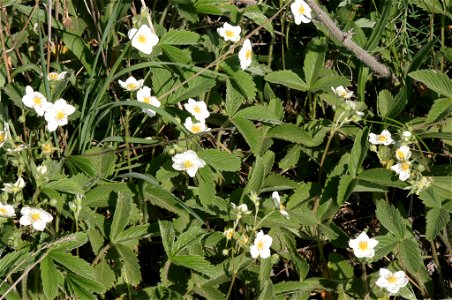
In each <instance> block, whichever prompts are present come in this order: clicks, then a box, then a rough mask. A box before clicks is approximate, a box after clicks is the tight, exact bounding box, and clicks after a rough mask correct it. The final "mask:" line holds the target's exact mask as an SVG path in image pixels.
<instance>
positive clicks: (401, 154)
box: [395, 145, 411, 161]
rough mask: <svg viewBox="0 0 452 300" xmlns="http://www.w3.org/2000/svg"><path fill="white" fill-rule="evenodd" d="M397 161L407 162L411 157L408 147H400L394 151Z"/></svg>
mask: <svg viewBox="0 0 452 300" xmlns="http://www.w3.org/2000/svg"><path fill="white" fill-rule="evenodd" d="M395 155H396V157H397V159H398V160H402V161H404V160H408V159H409V158H410V157H411V151H410V147H408V146H405V145H404V146H401V147H400V148H399V149H397V150H396V153H395Z"/></svg>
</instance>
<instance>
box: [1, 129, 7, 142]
mask: <svg viewBox="0 0 452 300" xmlns="http://www.w3.org/2000/svg"><path fill="white" fill-rule="evenodd" d="M5 138H6V133H5V132H4V131H3V132H0V143H3V142H4V141H5Z"/></svg>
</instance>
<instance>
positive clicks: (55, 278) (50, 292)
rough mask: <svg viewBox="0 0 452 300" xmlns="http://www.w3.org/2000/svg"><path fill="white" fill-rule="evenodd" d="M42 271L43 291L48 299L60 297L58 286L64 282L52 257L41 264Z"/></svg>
mask: <svg viewBox="0 0 452 300" xmlns="http://www.w3.org/2000/svg"><path fill="white" fill-rule="evenodd" d="M39 268H40V270H41V283H42V290H43V291H44V295H45V297H46V299H54V298H56V297H57V296H58V294H59V293H58V284H59V283H61V282H63V280H64V279H63V276H62V275H61V273H60V271H58V269H57V268H56V266H55V264H54V263H53V260H52V259H51V258H50V257H46V258H44V259H43V260H42V261H41V263H40V264H39Z"/></svg>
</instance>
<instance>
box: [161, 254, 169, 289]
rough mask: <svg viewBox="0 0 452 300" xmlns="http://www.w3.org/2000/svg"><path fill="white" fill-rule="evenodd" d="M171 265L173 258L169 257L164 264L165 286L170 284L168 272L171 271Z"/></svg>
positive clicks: (163, 278)
mask: <svg viewBox="0 0 452 300" xmlns="http://www.w3.org/2000/svg"><path fill="white" fill-rule="evenodd" d="M170 266H171V260H169V259H168V260H167V261H166V262H165V265H164V266H163V270H162V284H163V285H164V286H169V285H170V281H169V280H168V272H169V268H170Z"/></svg>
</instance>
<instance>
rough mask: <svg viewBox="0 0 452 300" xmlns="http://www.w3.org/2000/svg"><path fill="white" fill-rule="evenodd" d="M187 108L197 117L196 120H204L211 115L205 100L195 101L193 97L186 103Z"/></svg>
mask: <svg viewBox="0 0 452 300" xmlns="http://www.w3.org/2000/svg"><path fill="white" fill-rule="evenodd" d="M184 107H185V109H186V110H187V111H188V112H189V113H191V114H192V116H194V117H195V119H196V120H198V121H200V122H204V121H205V119H207V118H208V117H209V116H210V113H209V111H208V110H207V105H206V103H205V102H204V101H195V100H193V99H191V98H189V99H188V103H185V104H184Z"/></svg>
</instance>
